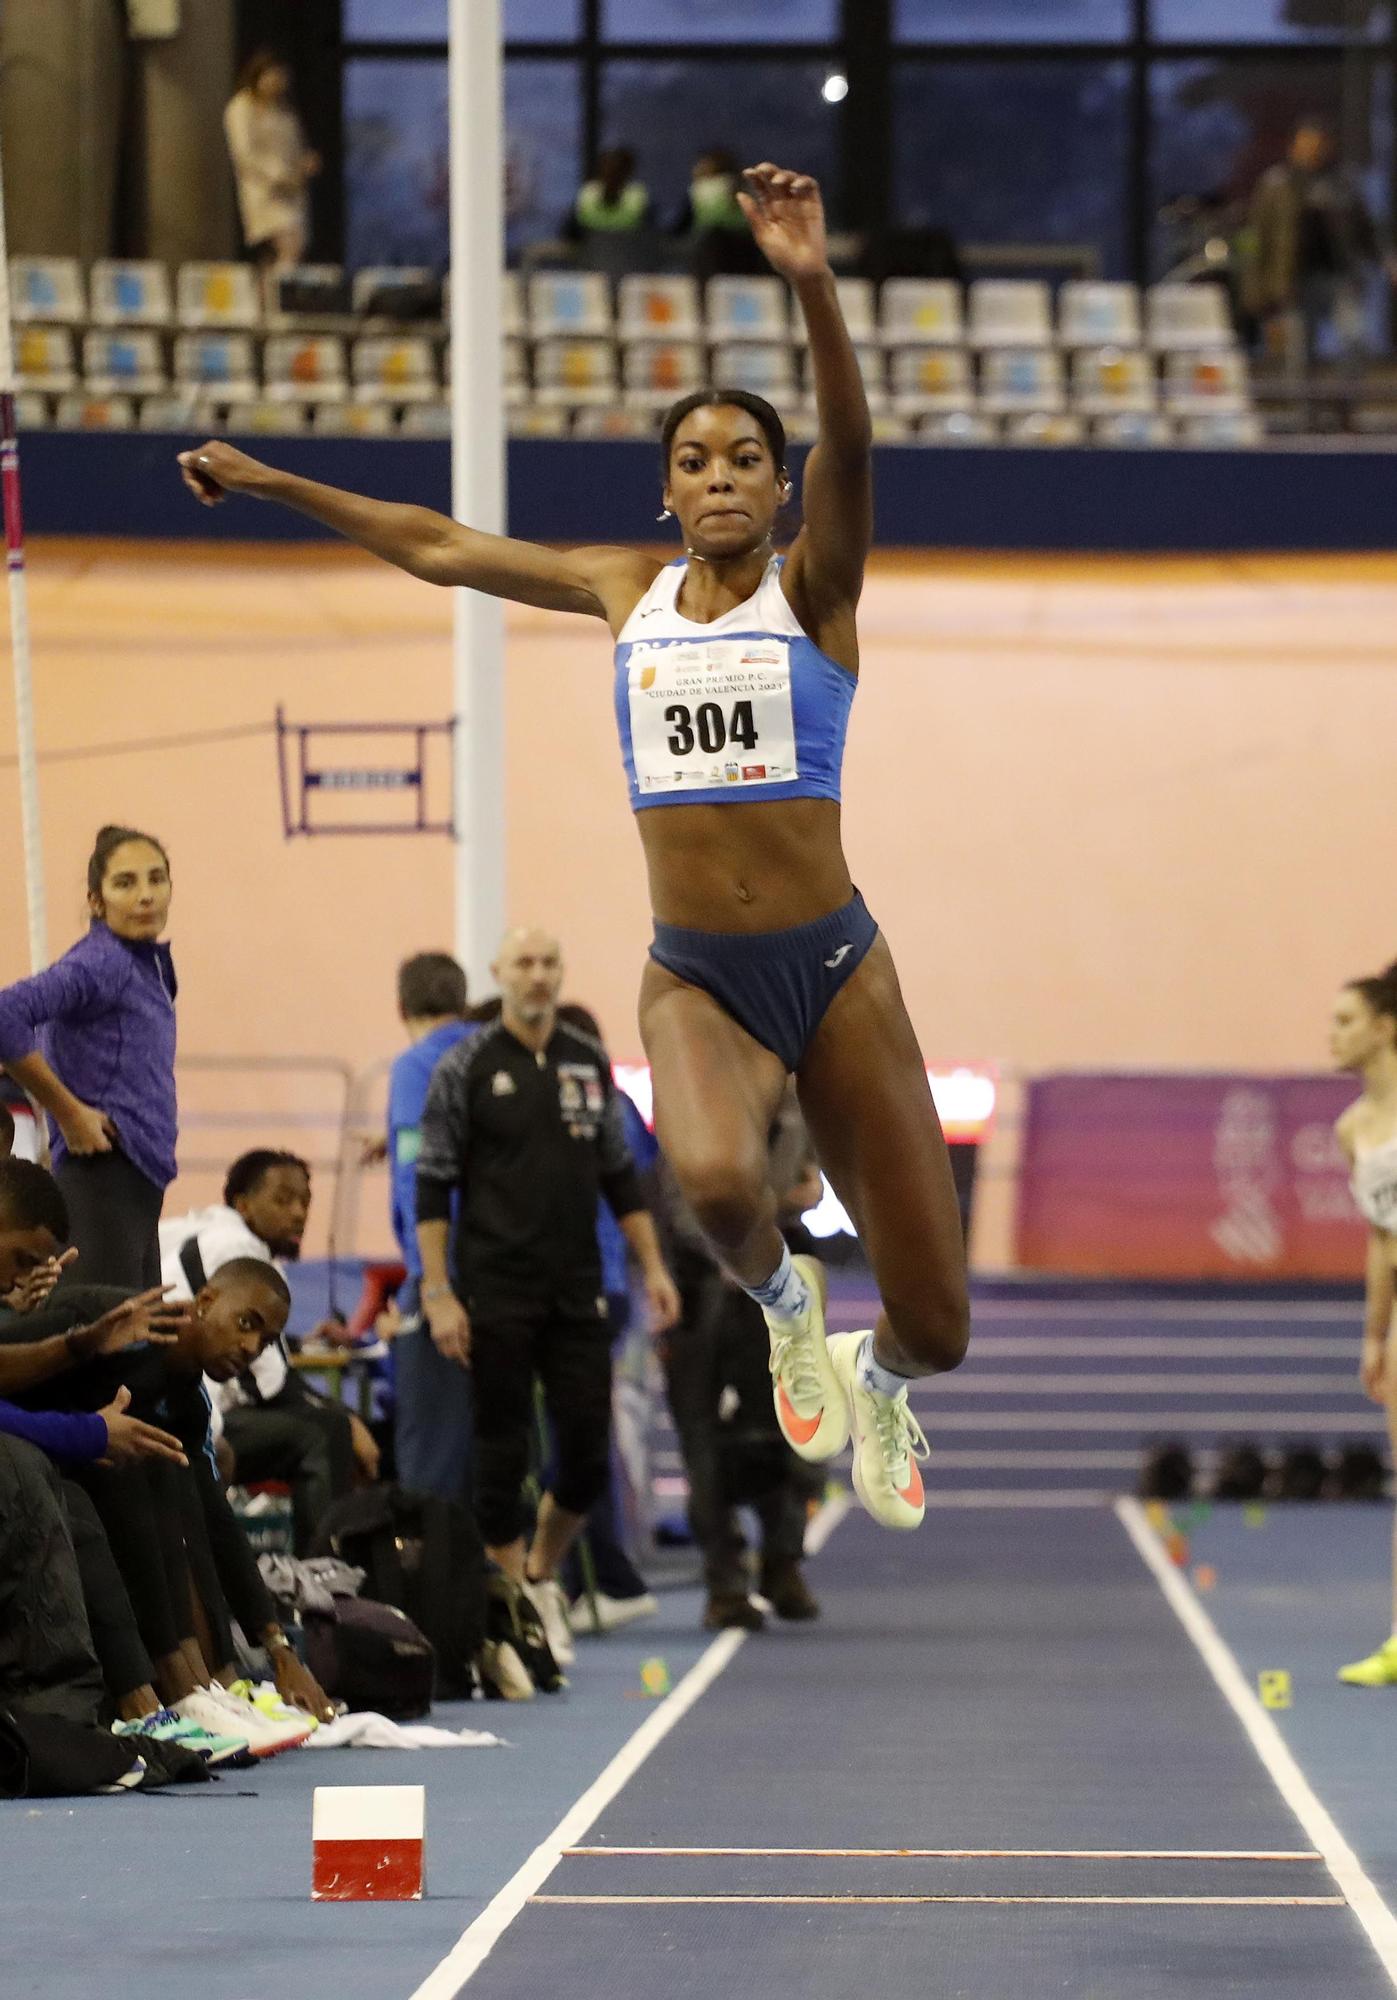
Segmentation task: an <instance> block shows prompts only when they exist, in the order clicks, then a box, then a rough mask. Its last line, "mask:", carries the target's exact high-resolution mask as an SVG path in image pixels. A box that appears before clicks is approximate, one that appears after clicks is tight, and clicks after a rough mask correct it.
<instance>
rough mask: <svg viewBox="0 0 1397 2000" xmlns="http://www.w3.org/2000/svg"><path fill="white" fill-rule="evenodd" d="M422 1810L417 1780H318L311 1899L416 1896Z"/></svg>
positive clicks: (377, 1900)
mask: <svg viewBox="0 0 1397 2000" xmlns="http://www.w3.org/2000/svg"><path fill="white" fill-rule="evenodd" d="M426 1812H427V1794H426V1791H425V1789H424V1787H423V1786H421V1785H317V1786H316V1788H315V1794H314V1798H313V1800H312V1803H311V1822H310V1824H311V1845H312V1850H313V1854H314V1862H313V1867H312V1874H311V1891H310V1894H311V1901H312V1902H315V1903H412V1902H420V1901H421V1898H422V1847H423V1834H424V1828H425V1821H426Z"/></svg>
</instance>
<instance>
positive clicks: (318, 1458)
mask: <svg viewBox="0 0 1397 2000" xmlns="http://www.w3.org/2000/svg"><path fill="white" fill-rule="evenodd" d="M309 1215H310V1168H309V1167H308V1166H307V1164H306V1162H305V1161H304V1160H302V1159H300V1158H299V1157H298V1156H297V1155H296V1154H295V1153H285V1152H274V1151H272V1150H270V1149H259V1150H257V1151H255V1152H251V1153H244V1154H243V1156H242V1157H241V1159H238V1160H235V1161H234V1162H233V1164H232V1166H231V1167H230V1168H229V1169H228V1176H227V1180H226V1181H225V1184H224V1189H223V1200H222V1202H221V1203H214V1204H213V1205H212V1206H211V1207H209V1208H200V1209H194V1210H192V1211H191V1212H190V1213H189V1214H188V1215H182V1216H177V1217H175V1218H173V1219H172V1220H171V1221H168V1222H162V1223H161V1225H160V1275H161V1280H162V1282H163V1283H164V1284H166V1285H169V1286H170V1287H171V1288H172V1296H173V1297H175V1298H176V1299H186V1298H193V1297H195V1296H196V1295H197V1294H198V1292H199V1291H201V1290H202V1288H203V1286H204V1284H205V1283H206V1282H207V1280H208V1279H209V1278H211V1277H212V1276H213V1274H214V1272H215V1271H217V1270H219V1269H220V1268H221V1267H222V1266H223V1265H224V1264H227V1263H230V1262H231V1261H232V1260H233V1259H234V1258H237V1257H261V1258H268V1259H270V1260H271V1261H272V1262H273V1263H275V1264H278V1265H285V1264H288V1263H294V1262H295V1260H296V1258H297V1257H299V1255H300V1251H301V1238H302V1237H303V1235H304V1234H305V1228H306V1222H307V1219H308V1217H309ZM205 1387H206V1388H207V1389H208V1391H209V1397H210V1400H211V1402H212V1403H213V1406H214V1421H215V1425H216V1426H219V1425H221V1428H222V1434H223V1439H224V1442H225V1443H226V1445H227V1446H228V1448H229V1449H230V1450H231V1452H232V1454H233V1476H234V1477H235V1478H236V1479H238V1480H240V1481H242V1482H243V1483H244V1484H255V1483H256V1482H257V1481H259V1480H263V1479H279V1480H284V1481H285V1482H286V1483H287V1484H288V1485H289V1486H290V1488H291V1505H292V1512H293V1517H294V1529H295V1542H296V1552H297V1554H298V1555H305V1554H307V1553H308V1552H309V1550H310V1545H311V1541H312V1538H313V1536H314V1533H315V1529H316V1526H317V1524H318V1522H319V1521H320V1518H321V1516H322V1515H323V1514H324V1512H325V1510H326V1508H327V1507H328V1506H329V1505H330V1503H331V1501H332V1500H338V1499H339V1498H340V1496H341V1495H342V1494H344V1493H347V1492H348V1491H349V1488H350V1487H351V1485H352V1484H353V1483H354V1477H355V1472H356V1469H357V1471H358V1472H359V1474H360V1475H361V1476H362V1477H363V1478H366V1479H376V1478H377V1477H378V1467H379V1451H378V1446H377V1444H376V1443H375V1442H374V1438H373V1434H372V1432H371V1431H370V1430H369V1428H368V1426H367V1425H366V1424H365V1423H364V1422H363V1421H362V1419H361V1418H359V1417H357V1416H355V1415H354V1414H353V1412H352V1411H349V1410H347V1409H345V1407H344V1406H343V1404H341V1403H339V1402H335V1401H332V1400H330V1399H328V1398H326V1397H323V1396H317V1395H316V1394H315V1392H314V1391H313V1390H312V1389H310V1388H308V1387H307V1385H306V1383H305V1382H304V1381H303V1380H302V1378H301V1377H300V1376H299V1375H298V1374H297V1373H296V1371H295V1370H294V1369H293V1368H291V1367H290V1366H289V1364H288V1362H287V1358H286V1350H285V1348H284V1347H283V1346H282V1344H281V1342H280V1341H279V1340H278V1341H274V1342H273V1343H272V1344H271V1345H270V1346H269V1347H268V1348H267V1349H266V1350H265V1352H264V1353H262V1354H261V1355H259V1356H258V1358H257V1360H256V1361H255V1362H254V1363H253V1365H252V1367H251V1368H250V1369H248V1370H247V1371H246V1373H245V1374H242V1375H239V1376H238V1377H236V1378H235V1380H233V1381H231V1382H225V1383H214V1382H209V1383H206V1384H205Z"/></svg>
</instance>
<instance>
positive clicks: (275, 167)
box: [223, 49, 320, 282]
mask: <svg viewBox="0 0 1397 2000" xmlns="http://www.w3.org/2000/svg"><path fill="white" fill-rule="evenodd" d="M223 130H224V133H225V135H226V137H227V140H228V151H229V154H230V155H231V157H232V161H233V172H234V174H235V175H236V177H237V183H238V213H239V215H240V216H241V218H242V225H243V237H244V239H245V241H246V243H247V251H248V255H249V256H250V257H251V259H252V261H253V263H254V264H256V265H258V267H259V268H260V269H261V270H262V272H263V274H264V278H265V280H266V281H268V282H269V281H270V280H271V278H272V277H274V276H275V274H276V273H277V272H279V271H287V270H290V269H291V267H292V266H293V265H295V264H299V263H300V262H301V261H302V259H303V258H304V256H305V254H306V245H307V243H308V242H309V241H310V200H309V196H308V194H307V188H308V186H309V183H310V182H311V181H312V180H313V179H314V178H315V176H316V175H317V174H318V173H319V172H320V155H319V154H318V153H315V152H313V151H312V150H311V148H310V147H309V146H307V144H306V135H305V131H304V128H303V127H302V125H301V120H300V117H299V116H298V114H297V111H296V106H295V103H294V101H293V99H292V96H291V71H290V69H289V68H288V66H287V64H286V63H285V62H284V61H283V60H282V58H281V57H280V56H279V55H277V54H276V52H275V51H274V50H272V49H258V50H257V52H256V54H255V55H251V56H249V57H248V59H247V61H246V62H245V63H244V65H243V68H242V71H241V74H240V75H239V77H238V87H237V90H236V91H235V93H234V95H233V96H232V98H230V100H229V102H228V105H227V107H226V108H225V110H224V113H223Z"/></svg>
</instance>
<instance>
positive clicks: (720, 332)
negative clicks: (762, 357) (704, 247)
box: [706, 278, 791, 343]
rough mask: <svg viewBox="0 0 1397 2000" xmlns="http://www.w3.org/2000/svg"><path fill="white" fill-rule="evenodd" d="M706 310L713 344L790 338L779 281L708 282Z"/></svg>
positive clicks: (787, 315)
mask: <svg viewBox="0 0 1397 2000" xmlns="http://www.w3.org/2000/svg"><path fill="white" fill-rule="evenodd" d="M706 307H707V316H708V338H709V339H710V340H711V341H713V342H715V343H717V342H720V341H754V340H782V341H784V340H788V339H789V338H790V330H791V329H790V317H789V313H788V309H787V300H786V287H785V285H784V283H783V282H782V280H781V279H780V278H710V279H709V281H708V296H707V300H706Z"/></svg>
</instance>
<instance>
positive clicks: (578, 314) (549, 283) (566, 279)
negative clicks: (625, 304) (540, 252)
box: [528, 271, 612, 340]
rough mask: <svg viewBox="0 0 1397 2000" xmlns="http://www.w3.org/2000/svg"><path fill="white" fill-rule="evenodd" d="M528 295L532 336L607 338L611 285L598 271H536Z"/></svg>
mask: <svg viewBox="0 0 1397 2000" xmlns="http://www.w3.org/2000/svg"><path fill="white" fill-rule="evenodd" d="M528 299H529V332H530V333H531V334H532V335H533V337H534V339H535V340H591V339H604V338H610V335H611V327H612V317H611V286H610V284H609V283H608V281H607V280H606V278H604V277H603V275H602V273H601V272H600V271H536V272H535V273H534V275H533V277H531V278H530V279H529V283H528Z"/></svg>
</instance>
